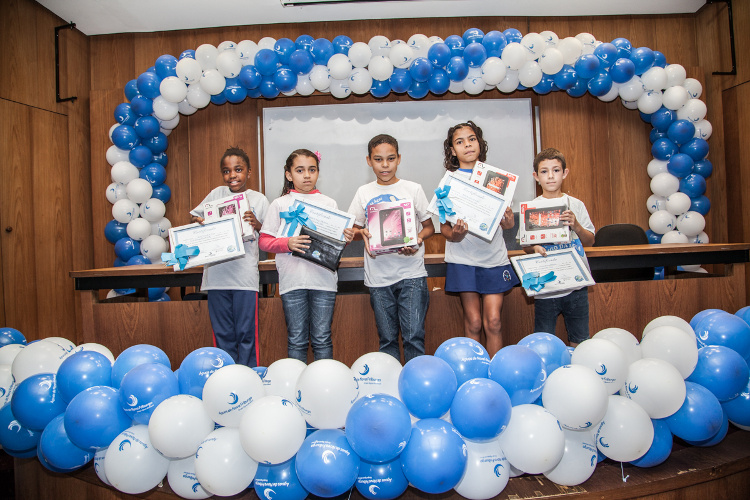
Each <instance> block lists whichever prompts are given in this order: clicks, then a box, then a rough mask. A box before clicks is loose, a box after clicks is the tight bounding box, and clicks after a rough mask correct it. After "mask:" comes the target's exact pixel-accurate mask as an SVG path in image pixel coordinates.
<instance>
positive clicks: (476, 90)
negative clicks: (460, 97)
mask: <svg viewBox="0 0 750 500" xmlns="http://www.w3.org/2000/svg"><path fill="white" fill-rule="evenodd" d="M475 69H479V70H480V71H481V69H480V68H475ZM461 83H462V84H463V87H464V91H465V92H466V93H467V94H469V95H479V94H481V93H482V92H484V88H485V83H484V80H482V77H481V76H467V77H466V78H465V79H464V80H462V81H461Z"/></svg>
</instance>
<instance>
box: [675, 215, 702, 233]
mask: <svg viewBox="0 0 750 500" xmlns="http://www.w3.org/2000/svg"><path fill="white" fill-rule="evenodd" d="M705 227H706V219H705V218H704V217H703V216H702V215H701V214H700V213H698V212H695V211H693V210H690V211H688V212H685V213H684V214H682V215H680V216H679V217H677V230H678V231H680V232H681V233H682V234H684V235H685V236H687V237H695V236H698V235H699V234H700V233H702V232H703V229H704V228H705Z"/></svg>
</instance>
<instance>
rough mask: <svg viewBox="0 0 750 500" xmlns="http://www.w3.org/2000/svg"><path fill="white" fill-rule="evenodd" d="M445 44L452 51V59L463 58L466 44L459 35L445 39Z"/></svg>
mask: <svg viewBox="0 0 750 500" xmlns="http://www.w3.org/2000/svg"><path fill="white" fill-rule="evenodd" d="M445 44H446V45H447V46H448V48H449V49H451V57H463V56H464V49H465V48H466V44H465V43H464V39H463V38H461V37H460V36H458V35H451V36H449V37H448V38H446V39H445Z"/></svg>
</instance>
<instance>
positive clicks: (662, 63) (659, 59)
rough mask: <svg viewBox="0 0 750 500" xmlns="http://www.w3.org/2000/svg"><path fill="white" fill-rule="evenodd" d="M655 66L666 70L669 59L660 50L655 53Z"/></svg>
mask: <svg viewBox="0 0 750 500" xmlns="http://www.w3.org/2000/svg"><path fill="white" fill-rule="evenodd" d="M654 66H658V67H660V68H664V67H666V66H667V57H666V56H665V55H664V54H662V53H661V52H659V51H658V50H655V51H654Z"/></svg>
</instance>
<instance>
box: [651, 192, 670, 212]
mask: <svg viewBox="0 0 750 500" xmlns="http://www.w3.org/2000/svg"><path fill="white" fill-rule="evenodd" d="M646 205H647V206H648V211H649V213H654V212H656V211H658V210H666V209H667V199H666V198H665V197H663V196H659V195H656V194H652V195H651V196H649V197H648V199H647V200H646Z"/></svg>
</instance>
